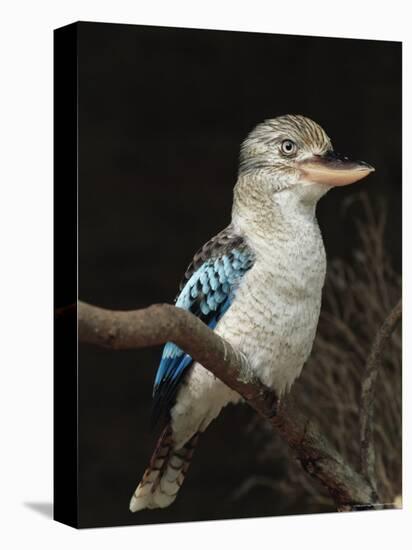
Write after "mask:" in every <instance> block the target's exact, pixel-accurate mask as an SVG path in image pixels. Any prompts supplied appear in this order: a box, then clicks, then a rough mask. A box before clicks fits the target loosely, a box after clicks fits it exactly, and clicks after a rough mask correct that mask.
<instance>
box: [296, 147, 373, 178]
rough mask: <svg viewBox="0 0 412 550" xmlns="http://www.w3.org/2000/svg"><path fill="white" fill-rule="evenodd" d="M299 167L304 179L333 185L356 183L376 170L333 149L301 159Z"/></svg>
mask: <svg viewBox="0 0 412 550" xmlns="http://www.w3.org/2000/svg"><path fill="white" fill-rule="evenodd" d="M299 168H300V170H301V172H302V175H303V179H304V181H307V182H309V183H324V184H327V185H332V186H340V185H349V184H351V183H355V181H359V180H361V179H363V178H365V177H366V176H368V175H369V174H370V173H371V172H374V171H375V168H373V167H372V166H370V165H369V164H367V163H366V162H362V161H352V160H349V159H347V158H346V157H340V156H339V155H337V154H336V153H334V152H333V151H328V152H327V153H326V154H325V155H315V156H313V157H312V158H310V159H307V160H304V161H301V162H300V163H299Z"/></svg>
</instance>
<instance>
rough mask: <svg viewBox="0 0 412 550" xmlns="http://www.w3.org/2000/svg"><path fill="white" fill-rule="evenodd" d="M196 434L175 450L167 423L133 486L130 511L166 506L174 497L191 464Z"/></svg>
mask: <svg viewBox="0 0 412 550" xmlns="http://www.w3.org/2000/svg"><path fill="white" fill-rule="evenodd" d="M198 438H199V433H196V434H195V435H194V436H193V437H192V438H191V439H190V440H189V441H188V442H187V443H186V445H184V446H183V447H181V448H180V449H175V448H174V444H173V432H172V428H171V426H170V424H168V425H167V426H166V428H165V429H164V431H163V433H162V435H161V436H160V438H159V440H158V442H157V445H156V449H155V451H154V453H153V455H152V458H151V460H150V464H149V467H148V468H147V469H146V471H145V473H144V474H143V478H142V480H141V482H140V483H139V485H138V486H137V488H136V491H135V492H134V494H133V496H132V498H131V500H130V505H129V508H130V511H131V512H138V511H139V510H143V509H145V508H166V506H169V505H170V504H172V502H173V501H174V500H175V498H176V496H177V493H178V491H179V489H180V487H181V486H182V484H183V481H184V479H185V476H186V473H187V471H188V469H189V466H190V461H191V459H192V456H193V453H194V449H195V447H196V443H197V440H198Z"/></svg>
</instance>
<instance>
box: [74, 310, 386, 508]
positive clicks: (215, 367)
mask: <svg viewBox="0 0 412 550" xmlns="http://www.w3.org/2000/svg"><path fill="white" fill-rule="evenodd" d="M78 330H79V341H80V342H84V343H89V344H94V345H98V346H103V347H106V348H111V349H135V348H141V347H148V346H154V345H159V344H164V343H166V342H174V343H175V344H177V345H178V346H179V347H180V348H182V349H183V350H184V351H185V352H186V353H188V354H190V355H191V356H192V357H193V358H194V359H195V360H196V361H198V362H199V363H201V364H202V365H203V366H204V367H205V368H207V369H208V370H209V371H210V372H212V373H213V374H214V375H215V376H217V377H218V378H220V379H221V380H222V381H223V382H224V383H225V384H226V385H227V386H229V387H230V388H232V389H233V390H235V391H237V392H238V393H239V394H240V395H241V396H242V397H243V398H244V399H245V400H246V402H247V403H248V404H249V405H250V406H251V407H253V409H255V411H256V412H258V413H259V414H260V415H261V416H262V417H264V418H266V419H267V420H268V421H269V422H270V423H271V424H272V426H273V427H274V428H275V429H276V430H277V431H278V433H279V434H280V436H281V437H282V438H283V439H284V440H285V441H286V442H287V444H288V445H289V447H290V448H291V449H292V450H293V452H294V453H295V455H296V457H297V458H298V460H299V461H300V463H301V464H302V467H303V468H304V469H305V471H306V472H307V473H308V474H309V475H311V476H312V477H314V478H316V479H317V480H319V481H320V482H321V483H323V485H325V486H326V487H327V489H328V491H329V493H330V495H331V496H332V498H333V499H334V500H335V502H336V505H337V507H338V509H341V510H343V509H354V508H367V507H370V506H371V505H373V504H374V503H377V502H378V497H377V495H376V492H375V491H374V490H373V488H372V487H371V485H370V483H369V482H368V480H367V479H366V478H365V477H364V476H362V475H360V474H359V473H357V472H356V471H355V470H354V469H353V468H352V466H351V465H350V464H348V463H346V462H345V460H344V459H343V458H342V456H341V455H340V454H339V453H338V452H337V450H336V449H335V448H334V447H333V446H332V445H331V444H330V442H329V441H328V440H327V439H326V438H325V437H324V436H323V435H322V434H321V433H320V432H319V430H318V429H317V428H316V426H315V425H314V424H313V423H312V422H310V421H308V419H307V418H304V417H303V416H302V415H301V414H300V413H298V412H297V411H296V410H295V409H294V408H293V409H292V410H291V409H290V408H289V407H287V408H286V407H285V406H284V405H280V406H279V407H276V404H277V397H276V395H275V394H274V392H272V391H271V390H269V389H268V388H266V387H265V386H263V384H262V383H261V382H260V381H259V380H258V379H257V378H256V377H255V376H254V374H253V372H252V369H251V368H250V366H249V365H248V362H247V360H246V358H245V357H244V356H242V355H240V354H239V353H238V352H236V351H235V350H234V349H233V347H232V346H231V345H230V344H229V343H228V342H226V341H225V340H223V339H222V338H221V337H220V336H218V335H217V334H216V333H215V332H213V331H212V330H210V329H209V328H208V327H207V326H206V325H205V324H204V323H202V322H201V321H200V320H199V319H197V318H196V317H195V316H194V315H192V314H191V313H190V312H188V311H185V310H183V309H180V308H177V307H174V306H171V305H167V304H161V305H153V306H150V307H149V308H147V309H142V310H136V311H128V312H125V311H109V310H104V309H101V308H98V307H95V306H91V305H88V304H85V303H83V302H79V304H78ZM276 409H278V410H276Z"/></svg>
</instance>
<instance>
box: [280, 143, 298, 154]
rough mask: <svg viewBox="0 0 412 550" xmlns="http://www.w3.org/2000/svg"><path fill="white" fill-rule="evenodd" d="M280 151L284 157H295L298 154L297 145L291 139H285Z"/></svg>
mask: <svg viewBox="0 0 412 550" xmlns="http://www.w3.org/2000/svg"><path fill="white" fill-rule="evenodd" d="M280 149H281V151H282V153H283V154H284V155H294V154H295V153H296V149H297V147H296V143H295V142H294V141H292V140H291V139H284V140H283V141H282V144H281V146H280Z"/></svg>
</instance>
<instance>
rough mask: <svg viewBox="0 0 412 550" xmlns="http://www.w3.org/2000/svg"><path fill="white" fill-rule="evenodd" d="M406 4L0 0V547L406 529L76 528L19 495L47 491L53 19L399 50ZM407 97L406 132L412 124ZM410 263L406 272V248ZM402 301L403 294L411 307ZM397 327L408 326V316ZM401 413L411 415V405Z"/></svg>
mask: <svg viewBox="0 0 412 550" xmlns="http://www.w3.org/2000/svg"><path fill="white" fill-rule="evenodd" d="M407 6H408V3H407V2H406V1H399V0H392V1H391V2H385V3H383V2H378V0H375V1H362V2H361V1H360V0H358V1H351V0H345V1H342V2H339V3H337V2H332V1H331V0H329V1H323V2H321V1H316V0H311V1H310V2H308V1H306V2H304V1H297V0H295V1H293V0H292V1H288V2H286V1H285V0H283V1H282V2H279V1H275V0H272V1H270V2H263V1H259V0H254V2H241V1H240V0H238V1H235V0H233V1H224V0H219V1H215V0H208V1H207V2H206V1H204V2H196V1H193V0H192V1H191V2H189V1H185V2H183V1H181V2H179V1H171V0H169V1H168V0H164V1H162V2H160V1H156V0H150V2H138V1H136V0H135V1H131V0H130V1H122V0H115V1H114V0H111V1H107V0H100V1H87V0H82V1H79V0H71V1H70V2H68V1H67V2H64V3H63V2H56V1H52V0H50V1H46V0H37V1H36V2H30V1H26V2H23V1H18V0H17V1H14V2H8V3H7V4H6V3H3V4H2V8H0V9H1V14H0V21H1V23H2V25H1V26H2V29H1V33H0V40H1V44H0V52H1V58H2V61H1V78H0V82H1V84H0V94H1V101H0V109H1V113H0V114H1V116H0V135H1V153H2V154H1V157H0V158H1V161H0V170H1V174H0V184H1V197H0V224H1V227H0V230H1V232H0V235H1V240H0V243H1V248H0V250H1V255H0V262H1V264H0V265H1V271H0V277H1V285H0V298H1V299H0V304H1V313H0V320H1V321H0V322H1V332H0V334H1V346H0V347H1V359H0V368H1V383H0V408H1V411H0V434H1V439H0V449H1V453H0V464H1V468H0V472H1V473H0V518H1V524H2V527H1V529H0V546H2V547H3V548H7V549H8V548H23V547H24V546H27V545H30V547H41V548H46V549H47V548H59V549H60V550H63V549H65V548H73V546H74V545H76V547H78V548H90V546H91V545H93V546H96V547H97V546H99V547H100V548H111V549H112V548H113V547H114V546H115V545H116V548H120V547H122V548H131V547H132V546H131V545H133V547H136V545H139V547H141V546H140V545H142V544H146V545H147V546H148V547H149V545H150V547H158V546H159V547H161V545H164V547H165V548H170V547H174V546H176V547H177V546H179V548H184V547H187V548H189V547H190V548H193V547H194V546H196V547H200V548H210V546H211V545H212V544H219V546H222V547H224V546H225V545H229V544H230V545H231V546H234V545H236V546H237V547H242V548H251V547H254V548H256V547H257V546H263V545H268V546H269V547H270V548H276V547H277V546H280V545H282V546H287V547H289V548H294V547H295V546H296V547H298V546H300V545H302V546H304V547H305V548H308V547H309V548H312V547H314V548H315V547H316V548H318V549H321V548H328V549H330V548H333V549H334V550H335V549H340V548H342V549H345V550H347V549H348V548H350V547H351V545H352V547H354V548H362V547H368V548H373V549H379V548H385V549H388V548H391V547H393V546H395V545H396V546H398V547H399V546H400V543H401V541H402V539H403V538H406V536H407V533H408V531H407V528H408V525H407V511H406V510H404V511H399V512H396V511H387V512H381V513H370V512H365V513H362V514H361V513H357V514H334V515H327V516H300V517H284V518H268V519H260V520H242V521H221V522H215V523H212V522H207V523H193V524H186V525H182V524H177V525H169V526H147V527H131V528H115V529H114V528H112V529H100V530H88V531H81V532H76V531H74V530H72V529H70V528H68V527H65V526H62V525H59V524H56V523H52V522H51V521H49V520H48V519H47V518H45V517H44V516H41V515H39V514H36V513H35V512H33V511H32V510H31V509H29V508H27V507H26V506H24V504H23V503H24V502H45V501H46V502H47V501H50V500H51V495H52V478H51V472H52V442H51V435H52V397H51V395H52V352H51V349H52V348H51V326H52V316H51V308H52V294H51V289H52V29H53V28H56V27H58V26H62V25H65V24H67V23H70V22H73V21H76V20H90V21H107V22H123V23H140V24H153V25H166V26H180V27H194V28H216V29H233V30H248V31H261V32H272V33H283V34H288V33H290V34H309V35H317V36H338V37H356V38H368V39H381V40H382V39H384V40H402V41H404V58H405V60H406V59H407V58H408V51H409V44H410V38H409V36H408V35H409V34H410V28H408V20H409V19H410V18H408V15H409V14H408V10H407ZM404 66H405V71H404V75H405V84H406V83H407V81H408V80H409V79H410V74H411V73H410V71H408V70H407V67H406V61H405V63H404ZM365 70H367V67H365ZM406 85H407V84H406ZM408 89H409V90H410V89H411V87H410V86H408ZM404 98H406V92H405V91H404ZM406 107H407V106H405V115H406V117H405V134H407V130H408V129H409V128H410V123H411V120H410V112H409V109H407V108H406ZM404 153H405V155H404V157H405V160H406V165H405V173H404V175H405V179H404V181H405V185H404V242H406V241H407V238H406V235H408V234H409V231H410V229H411V228H410V224H411V221H410V220H411V216H410V215H409V205H411V204H412V202H411V200H410V199H411V197H410V192H409V191H408V185H407V182H406V177H407V172H406V168H407V165H408V158H407V157H406V153H407V148H406V145H404ZM406 252H407V251H406V249H405V253H406ZM404 268H405V269H404V271H405V280H408V279H409V275H410V269H409V257H406V260H405V262H404ZM408 303H409V299H408V294H407V293H405V309H407V306H408ZM404 327H405V331H407V327H408V325H407V323H406V322H405V323H404ZM406 341H407V339H406V338H405V342H406ZM408 351H409V350H408V346H406V350H405V361H404V366H405V369H404V370H405V387H407V386H408V385H410V376H408V373H407V369H408V362H407V358H408V357H407V356H408ZM405 401H406V402H407V401H408V400H407V392H406V391H405ZM409 401H410V400H409ZM407 408H408V409H409V407H407ZM408 425H410V413H409V410H406V408H405V426H408ZM404 441H405V449H406V450H408V449H409V448H410V444H409V442H408V440H407V439H406V438H405V439H404ZM405 458H406V460H405V465H404V472H405V491H404V502H405V503H406V506H408V503H409V502H410V489H409V484H408V471H410V470H411V467H410V466H411V464H410V453H406V457H405ZM408 466H409V467H408ZM199 497H200V496H199ZM409 531H410V530H409ZM402 546H403V545H402Z"/></svg>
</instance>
